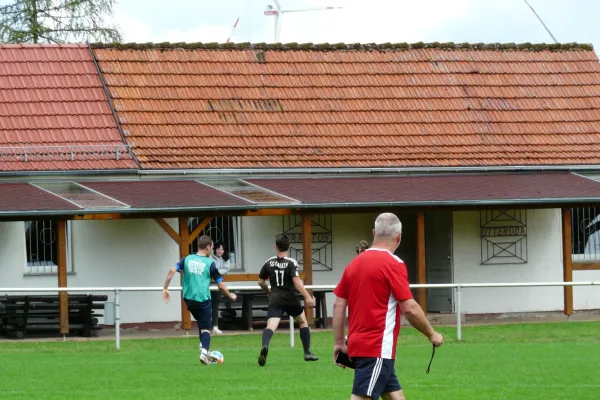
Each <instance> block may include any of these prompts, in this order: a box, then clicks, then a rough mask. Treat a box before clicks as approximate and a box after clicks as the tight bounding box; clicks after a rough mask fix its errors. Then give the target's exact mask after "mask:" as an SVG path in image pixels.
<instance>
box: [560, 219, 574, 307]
mask: <svg viewBox="0 0 600 400" xmlns="http://www.w3.org/2000/svg"><path fill="white" fill-rule="evenodd" d="M562 246H563V248H562V250H563V282H573V256H572V254H571V253H572V244H571V209H570V208H563V209H562ZM564 301H565V304H564V305H565V307H564V308H565V309H564V313H565V315H573V286H565V287H564Z"/></svg>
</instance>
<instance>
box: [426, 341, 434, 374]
mask: <svg viewBox="0 0 600 400" xmlns="http://www.w3.org/2000/svg"><path fill="white" fill-rule="evenodd" d="M433 356H435V345H433V353H431V360H430V361H429V365H428V366H427V371H425V373H426V374H429V369H430V368H431V363H432V362H433Z"/></svg>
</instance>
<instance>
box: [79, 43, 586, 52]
mask: <svg viewBox="0 0 600 400" xmlns="http://www.w3.org/2000/svg"><path fill="white" fill-rule="evenodd" d="M90 45H91V47H92V48H95V49H106V48H109V49H110V48H114V49H121V50H122V49H131V50H149V49H182V50H284V51H285V50H287V51H289V50H313V51H340V50H362V51H372V50H380V51H381V50H413V49H442V50H496V51H502V50H520V51H544V50H549V51H565V50H569V51H574V50H579V51H581V50H584V51H591V50H593V49H594V47H593V45H592V44H582V43H556V44H554V43H550V44H547V43H538V44H532V43H529V42H526V43H520V44H516V43H454V42H447V43H439V42H431V43H424V42H417V43H406V42H402V43H390V42H387V43H379V44H377V43H333V44H332V43H300V44H299V43H296V42H293V43H285V44H284V43H249V42H244V43H217V42H210V43H202V42H197V43H186V42H178V43H170V42H162V43H152V42H149V43H91V44H90Z"/></svg>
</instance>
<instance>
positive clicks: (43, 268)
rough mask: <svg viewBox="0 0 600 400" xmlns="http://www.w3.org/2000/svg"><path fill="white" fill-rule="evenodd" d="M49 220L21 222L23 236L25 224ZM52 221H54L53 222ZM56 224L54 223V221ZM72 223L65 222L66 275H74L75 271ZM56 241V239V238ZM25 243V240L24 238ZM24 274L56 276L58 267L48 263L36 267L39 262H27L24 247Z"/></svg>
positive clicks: (25, 232) (25, 248)
mask: <svg viewBox="0 0 600 400" xmlns="http://www.w3.org/2000/svg"><path fill="white" fill-rule="evenodd" d="M42 221H50V220H38V221H25V222H23V234H24V235H27V231H25V227H26V224H27V223H33V222H42ZM53 221H54V220H53ZM54 222H56V221H54ZM71 222H72V221H67V275H74V274H75V269H74V265H73V227H72V223H71ZM57 240H58V237H57ZM25 241H27V238H25ZM24 256H25V257H24V260H25V263H24V264H25V265H24V272H23V275H25V276H58V265H56V264H54V263H50V262H46V264H45V265H38V264H40V263H39V262H28V261H27V246H24Z"/></svg>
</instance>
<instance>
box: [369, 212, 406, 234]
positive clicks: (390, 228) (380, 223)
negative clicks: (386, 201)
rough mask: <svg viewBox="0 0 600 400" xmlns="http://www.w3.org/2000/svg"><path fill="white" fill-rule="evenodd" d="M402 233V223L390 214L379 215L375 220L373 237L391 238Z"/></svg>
mask: <svg viewBox="0 0 600 400" xmlns="http://www.w3.org/2000/svg"><path fill="white" fill-rule="evenodd" d="M399 233H402V222H400V219H399V218H398V217H396V216H395V215H394V214H392V213H383V214H379V216H378V217H377V219H376V220H375V236H377V237H380V238H392V237H395V236H396V235H397V234H399Z"/></svg>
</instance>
